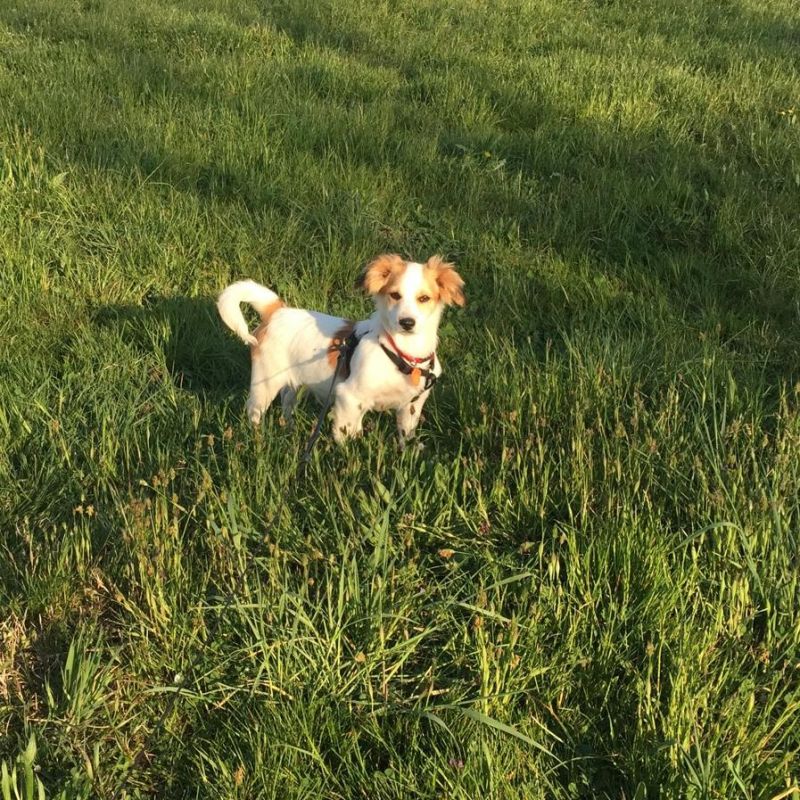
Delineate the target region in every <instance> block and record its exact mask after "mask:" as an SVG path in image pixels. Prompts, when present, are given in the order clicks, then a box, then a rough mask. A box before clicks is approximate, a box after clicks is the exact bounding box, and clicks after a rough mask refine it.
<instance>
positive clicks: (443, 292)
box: [425, 256, 467, 306]
mask: <svg viewBox="0 0 800 800" xmlns="http://www.w3.org/2000/svg"><path fill="white" fill-rule="evenodd" d="M425 266H426V267H427V268H428V269H430V270H432V271H433V275H434V280H435V281H436V285H437V286H438V287H439V298H440V299H441V301H442V302H443V303H444V304H445V305H448V306H452V305H457V306H463V305H464V304H465V303H466V302H467V299H466V297H464V292H463V291H462V289H463V286H464V279H463V278H462V277H461V276H460V275H459V274H458V273H457V272H456V265H455V264H450V263H449V262H447V261H445V260H444V259H443V258H441V256H432V257H431V258H429V259H428V263H427V264H426V265H425Z"/></svg>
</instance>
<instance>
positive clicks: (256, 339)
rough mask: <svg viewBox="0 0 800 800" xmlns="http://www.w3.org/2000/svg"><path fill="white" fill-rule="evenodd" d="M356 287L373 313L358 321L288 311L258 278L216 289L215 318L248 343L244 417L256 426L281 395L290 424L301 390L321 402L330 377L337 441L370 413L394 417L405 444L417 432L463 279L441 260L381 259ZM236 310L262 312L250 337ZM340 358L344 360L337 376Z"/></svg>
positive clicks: (461, 297) (369, 267)
mask: <svg viewBox="0 0 800 800" xmlns="http://www.w3.org/2000/svg"><path fill="white" fill-rule="evenodd" d="M362 285H363V287H364V289H365V290H366V292H367V293H368V294H370V295H372V296H373V298H374V300H375V306H376V310H375V313H374V314H373V315H372V316H371V317H370V318H369V319H365V320H362V321H360V322H352V321H351V320H347V319H342V318H341V317H331V316H328V315H327V314H321V313H319V312H317V311H306V310H305V309H301V308H289V307H287V306H286V305H285V304H284V303H283V301H281V300H280V298H279V297H278V295H276V294H275V292H273V291H272V290H271V289H267V288H266V287H265V286H261V285H260V284H258V283H256V282H255V281H238V282H237V283H233V284H231V285H230V286H228V287H227V288H226V289H225V290H224V291H223V292H222V294H221V295H220V296H219V300H218V301H217V308H218V309H219V313H220V316H221V317H222V319H223V321H224V322H225V324H226V325H227V326H228V327H229V328H230V329H231V330H232V331H234V332H235V333H236V334H237V335H238V336H239V337H240V338H241V339H242V341H244V342H245V343H246V344H249V345H250V352H251V355H252V373H251V379H250V396H249V398H248V400H247V413H248V416H249V417H250V421H251V422H252V423H253V424H254V425H257V424H258V423H259V422H260V420H261V415H262V413H263V412H264V410H265V409H266V408H267V406H269V404H270V403H271V402H272V401H273V399H274V398H275V395H277V394H278V392H280V393H281V405H282V406H283V414H284V417H285V418H286V420H287V422H291V418H292V410H293V408H294V404H295V401H296V400H297V392H298V390H299V389H300V388H301V387H303V386H307V387H308V388H309V389H310V390H311V391H312V392H313V393H314V395H315V396H316V397H317V399H318V400H319V401H320V402H321V403H324V402H325V400H326V398H328V396H329V392H330V391H331V382H332V380H333V379H334V376H336V378H337V383H336V386H335V387H333V392H334V396H335V400H334V407H333V435H334V438H335V439H336V441H337V442H341V441H343V440H344V439H345V438H347V437H348V436H355V435H358V434H359V433H361V429H362V420H363V418H364V414H365V413H366V412H367V411H372V410H377V411H384V410H387V409H394V410H396V411H397V429H398V432H399V435H400V442H401V444H404V443H405V442H406V441H407V440H408V439H409V438H411V437H412V436H413V435H414V431H415V429H416V427H417V424H418V423H419V418H420V412H421V410H422V406H423V404H424V403H425V400H426V399H427V397H428V394H429V393H430V390H431V387H432V385H433V383H434V381H435V379H436V378H437V377H438V376H439V375H440V374H441V372H442V366H441V363H440V362H439V359H438V358H437V357H436V345H437V329H438V327H439V320H440V319H441V316H442V311H443V310H444V307H445V306H446V305H452V304H456V305H459V306H463V305H464V294H463V291H462V287H463V285H464V281H463V280H462V279H461V276H460V275H459V274H458V273H457V272H456V270H455V267H454V265H453V264H449V263H447V262H445V261H443V260H442V259H441V258H439V257H438V256H434V257H432V258H430V259H428V261H427V262H426V263H425V264H417V263H414V262H408V261H404V260H403V259H402V258H400V256H397V255H382V256H379V257H378V258H376V259H375V260H374V261H372V262H370V263H369V264H368V265H367V267H366V269H365V271H364V275H363V278H362ZM240 303H249V304H250V305H251V306H252V307H253V308H254V309H255V310H256V311H257V312H258V313H259V314H260V315H261V325H259V327H258V328H256V330H255V331H254V332H253V333H250V331H249V330H248V327H247V322H246V321H245V318H244V316H243V315H242V312H241V309H240V308H239V305H240ZM345 343H346V346H345ZM339 358H345V363H343V364H342V365H340V366H339V369H338V373H337V371H336V370H337V361H338V359H339Z"/></svg>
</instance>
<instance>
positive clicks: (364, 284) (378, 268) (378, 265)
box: [358, 253, 406, 294]
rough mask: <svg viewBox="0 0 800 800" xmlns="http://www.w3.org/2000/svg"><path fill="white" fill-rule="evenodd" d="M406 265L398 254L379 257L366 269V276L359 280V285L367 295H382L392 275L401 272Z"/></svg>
mask: <svg viewBox="0 0 800 800" xmlns="http://www.w3.org/2000/svg"><path fill="white" fill-rule="evenodd" d="M405 263H406V262H405V261H403V259H402V258H400V256H398V255H397V254H396V253H387V254H385V255H382V256H378V257H377V258H375V259H373V260H372V261H370V262H369V264H367V266H366V267H365V268H364V274H363V275H362V276H361V278H360V279H359V281H358V285H359V286H361V288H362V289H363V290H364V291H365V292H366V293H367V294H380V292H381V290H382V289H383V288H384V287H385V286H386V284H387V283H388V282H389V279H390V278H391V277H392V275H394V274H395V273H397V272H400V271H401V270H402V269H403V267H404V266H405Z"/></svg>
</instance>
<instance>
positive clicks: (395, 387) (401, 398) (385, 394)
mask: <svg viewBox="0 0 800 800" xmlns="http://www.w3.org/2000/svg"><path fill="white" fill-rule="evenodd" d="M421 388H422V387H414V386H412V384H411V381H410V380H409V379H408V378H407V377H406V376H405V375H403V374H402V373H401V372H399V371H396V372H395V374H393V375H392V374H391V373H390V374H389V375H384V376H383V380H382V381H380V382H377V381H376V382H374V383H373V384H372V386H370V391H369V392H368V397H367V398H366V399H367V404H368V405H369V407H370V408H371V409H373V410H375V411H387V410H389V409H395V408H400V407H401V406H404V405H405V404H406V403H409V402H410V401H411V400H412V399H413V398H414V397H415V396H416V395H418V394H419V391H420V389H421Z"/></svg>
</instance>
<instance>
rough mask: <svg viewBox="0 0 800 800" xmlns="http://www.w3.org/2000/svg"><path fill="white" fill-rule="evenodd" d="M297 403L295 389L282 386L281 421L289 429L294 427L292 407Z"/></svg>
mask: <svg viewBox="0 0 800 800" xmlns="http://www.w3.org/2000/svg"><path fill="white" fill-rule="evenodd" d="M296 402H297V389H293V388H292V387H291V386H284V387H283V389H281V409H282V410H283V419H284V420H285V422H286V424H287V425H288V426H289V427H290V428H291V427H292V426H293V425H294V418H293V414H294V406H295V403H296Z"/></svg>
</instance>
